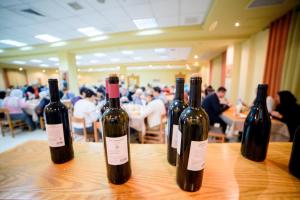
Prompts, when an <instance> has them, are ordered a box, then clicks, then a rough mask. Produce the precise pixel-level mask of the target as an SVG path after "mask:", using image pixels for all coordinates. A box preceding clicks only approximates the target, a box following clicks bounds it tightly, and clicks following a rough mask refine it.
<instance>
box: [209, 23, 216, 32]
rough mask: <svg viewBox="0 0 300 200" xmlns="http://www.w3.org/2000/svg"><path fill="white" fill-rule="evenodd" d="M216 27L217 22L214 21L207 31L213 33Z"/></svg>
mask: <svg viewBox="0 0 300 200" xmlns="http://www.w3.org/2000/svg"><path fill="white" fill-rule="evenodd" d="M217 25H218V21H214V22H213V23H212V24H211V25H210V26H209V27H208V30H209V31H214V30H215V29H216V28H217Z"/></svg>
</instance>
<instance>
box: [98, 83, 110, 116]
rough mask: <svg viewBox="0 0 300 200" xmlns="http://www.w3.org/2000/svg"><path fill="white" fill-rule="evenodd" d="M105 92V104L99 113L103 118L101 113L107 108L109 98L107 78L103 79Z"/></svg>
mask: <svg viewBox="0 0 300 200" xmlns="http://www.w3.org/2000/svg"><path fill="white" fill-rule="evenodd" d="M105 90H106V93H105V97H106V99H105V100H106V102H105V104H104V105H103V106H102V108H101V110H100V112H101V115H102V116H103V113H104V112H105V111H106V110H107V109H108V108H109V97H108V78H106V79H105Z"/></svg>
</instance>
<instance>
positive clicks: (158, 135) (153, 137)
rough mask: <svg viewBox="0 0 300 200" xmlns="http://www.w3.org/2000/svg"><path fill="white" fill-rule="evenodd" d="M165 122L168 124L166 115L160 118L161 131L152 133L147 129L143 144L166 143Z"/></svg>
mask: <svg viewBox="0 0 300 200" xmlns="http://www.w3.org/2000/svg"><path fill="white" fill-rule="evenodd" d="M165 122H166V114H164V115H162V116H161V117H160V126H159V130H157V131H151V130H147V129H146V134H145V136H144V139H143V142H142V143H148V144H163V143H165Z"/></svg>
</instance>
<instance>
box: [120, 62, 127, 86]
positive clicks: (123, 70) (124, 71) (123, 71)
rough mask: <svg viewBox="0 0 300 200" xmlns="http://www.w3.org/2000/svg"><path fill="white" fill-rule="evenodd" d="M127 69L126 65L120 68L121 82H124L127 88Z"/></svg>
mask: <svg viewBox="0 0 300 200" xmlns="http://www.w3.org/2000/svg"><path fill="white" fill-rule="evenodd" d="M126 75H127V68H126V66H124V65H121V66H120V77H119V78H120V79H121V81H124V83H125V85H126V86H127V76H126Z"/></svg>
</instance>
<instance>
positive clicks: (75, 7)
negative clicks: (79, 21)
mask: <svg viewBox="0 0 300 200" xmlns="http://www.w3.org/2000/svg"><path fill="white" fill-rule="evenodd" d="M68 5H69V6H70V7H71V8H73V10H81V9H83V7H82V6H81V5H80V4H79V3H77V2H76V1H74V2H69V3H68Z"/></svg>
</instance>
